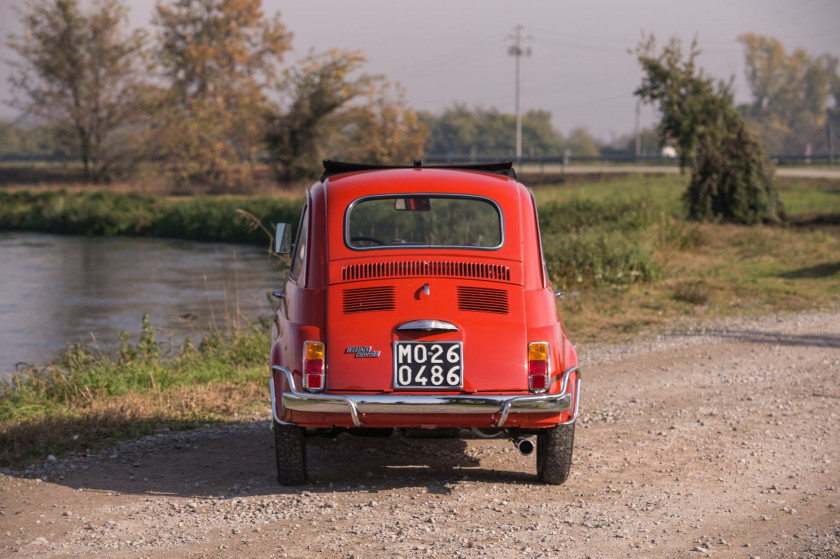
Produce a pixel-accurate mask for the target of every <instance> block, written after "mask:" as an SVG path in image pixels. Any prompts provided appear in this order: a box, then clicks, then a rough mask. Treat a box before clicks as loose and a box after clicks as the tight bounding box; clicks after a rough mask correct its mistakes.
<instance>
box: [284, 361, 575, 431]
mask: <svg viewBox="0 0 840 559" xmlns="http://www.w3.org/2000/svg"><path fill="white" fill-rule="evenodd" d="M271 370H272V371H273V372H275V373H283V374H284V375H285V376H286V382H287V387H288V390H287V391H285V392H284V393H283V399H282V401H283V407H285V408H287V409H290V410H293V411H305V412H320V413H347V412H348V411H349V412H350V418H351V419H352V421H353V424H354V425H355V426H356V427H362V426H363V425H364V424H363V422H362V421H361V420H360V419H359V414H367V413H393V414H406V413H408V414H411V413H419V414H422V413H439V414H490V415H492V414H496V413H501V416H500V417H499V421H498V422H497V423H496V425H494V427H503V426H504V425H505V423H506V422H507V419H508V416H509V414H510V413H546V412H557V413H559V412H564V411H568V410H569V409H570V408H571V407H572V402H571V399H572V395H571V394H567V393H566V388H567V385H568V381H569V376H570V375H571V374H572V373H573V372H575V371H577V370H578V368H577V367H572V368H570V369H568V370H566V371H565V373H564V374H563V382H562V384H561V392H560V393H558V394H539V395H538V394H533V395H532V394H529V395H523V396H506V395H482V396H473V395H463V394H457V395H456V394H453V395H446V394H429V395H424V394H410V395H408V394H382V395H380V394H370V395H369V394H353V395H349V396H339V395H328V394H310V393H305V392H300V391H298V390H297V388H295V384H294V379H293V377H292V373H291V372H290V371H289V370H288V369H286V368H284V367H280V366H278V365H274V366H272V367H271ZM579 383H580V380H578V386H579ZM272 385H273V379H272ZM273 398H274V392H273V391H272V408H273V413H274V417H275V418H277V411H276V403H275V402H274V401H273ZM575 419H577V406H575V416H574V418H572V420H571V421H574V420H575Z"/></svg>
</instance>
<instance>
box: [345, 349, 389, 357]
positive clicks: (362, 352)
mask: <svg viewBox="0 0 840 559" xmlns="http://www.w3.org/2000/svg"><path fill="white" fill-rule="evenodd" d="M344 353H354V354H355V355H356V359H361V358H368V357H379V354H380V353H382V352H381V351H373V349H372V347H371V346H351V347H348V348H347V349H345V350H344Z"/></svg>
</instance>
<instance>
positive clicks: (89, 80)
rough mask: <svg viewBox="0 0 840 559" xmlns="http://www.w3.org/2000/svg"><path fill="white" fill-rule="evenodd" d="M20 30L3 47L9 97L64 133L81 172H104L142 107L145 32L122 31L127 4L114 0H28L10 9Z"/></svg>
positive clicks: (101, 175)
mask: <svg viewBox="0 0 840 559" xmlns="http://www.w3.org/2000/svg"><path fill="white" fill-rule="evenodd" d="M18 14H19V17H20V19H21V22H22V24H23V28H24V33H23V35H21V36H14V35H13V36H10V38H9V42H8V43H7V44H8V46H9V47H10V48H11V49H12V50H14V51H15V52H17V54H18V55H19V56H20V60H19V61H13V62H11V64H12V66H13V67H14V69H15V73H14V74H13V75H12V77H11V78H10V82H11V85H12V89H13V91H14V92H16V93H17V94H19V95H21V97H17V98H16V99H15V100H14V102H13V103H12V105H13V106H15V107H17V108H20V109H22V110H24V111H26V112H28V113H30V114H32V115H35V116H36V117H38V118H40V119H43V120H44V121H46V122H47V123H49V124H52V125H55V126H56V129H57V130H58V131H59V132H61V136H62V137H64V138H67V139H69V141H70V142H71V144H72V145H73V147H74V150H73V151H75V152H76V153H77V154H78V155H79V157H80V158H81V160H82V165H83V169H84V175H85V178H86V179H88V180H94V181H99V180H103V179H107V178H109V176H110V174H111V172H112V170H113V168H114V166H116V165H118V164H121V163H124V162H125V160H126V157H127V154H128V152H129V151H131V150H132V148H133V145H134V142H133V141H132V137H133V134H134V131H135V127H136V126H137V125H138V123H139V122H141V121H142V120H143V118H144V115H145V114H146V113H145V111H143V109H142V100H143V93H144V91H145V89H146V88H145V85H144V83H143V78H144V76H145V71H144V70H145V68H144V64H143V62H144V58H143V49H144V42H145V35H144V33H143V32H141V31H133V32H130V33H129V32H128V31H127V29H126V25H127V8H126V6H125V5H124V4H121V3H120V2H118V1H117V0H94V1H93V3H92V7H91V9H90V11H89V12H87V13H84V12H82V11H81V9H80V8H79V4H78V2H77V0H29V1H28V2H27V3H26V4H25V6H24V9H23V10H21V11H19V12H18Z"/></svg>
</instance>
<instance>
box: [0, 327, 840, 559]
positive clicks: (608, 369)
mask: <svg viewBox="0 0 840 559" xmlns="http://www.w3.org/2000/svg"><path fill="white" fill-rule="evenodd" d="M579 349H580V353H581V363H582V370H583V375H584V376H583V382H584V384H583V400H582V405H581V419H580V420H579V424H578V427H577V433H576V441H575V443H576V446H575V457H574V463H573V465H572V469H573V474H572V476H571V478H570V479H569V481H568V482H567V483H566V484H565V485H562V486H559V487H555V486H543V485H539V484H537V483H536V480H535V472H536V466H535V458H534V455H531V456H521V455H520V454H519V453H518V452H517V451H516V450H515V449H514V447H513V445H512V444H511V443H510V442H509V441H506V440H500V439H492V440H483V439H469V440H444V441H439V440H438V441H430V440H417V439H406V438H404V437H401V436H396V435H395V436H392V437H391V438H389V439H363V438H353V437H350V436H347V435H342V436H340V437H339V438H338V439H336V440H332V441H331V440H327V439H311V440H310V444H309V449H308V452H309V454H308V460H309V465H310V472H311V474H310V477H311V480H312V482H311V483H310V484H309V485H307V486H304V487H300V488H281V487H279V486H278V485H276V483H275V481H274V466H273V451H272V449H271V444H272V443H271V433H270V428H269V422H268V421H267V420H266V419H265V418H264V417H259V418H258V417H255V418H252V419H249V420H244V421H242V422H240V423H237V424H233V425H228V426H225V427H219V428H209V427H207V428H203V429H198V430H195V431H190V432H185V433H161V434H159V435H157V436H154V437H148V438H145V439H142V440H138V441H133V442H130V443H123V444H121V445H119V446H117V447H115V448H113V449H109V450H107V451H105V452H102V453H98V454H96V455H91V456H87V457H67V458H59V459H58V460H50V461H48V462H47V463H46V464H44V465H43V466H39V467H36V468H31V469H28V470H26V471H9V470H5V471H3V472H2V473H0V535H2V538H0V556H3V557H79V556H84V557H87V556H102V557H150V558H158V557H218V556H228V557H278V556H279V557H316V556H317V557H357V558H367V557H446V558H449V557H529V558H530V557H667V558H671V557H689V558H692V557H743V558H750V557H760V558H762V559H764V558H768V557H780V558H781V557H784V558H788V557H819V558H827V557H840V493H838V486H840V467H838V458H840V457H838V452H839V451H840V434H838V414H840V388H838V386H839V385H840V313H836V312H825V313H813V314H807V315H786V316H778V317H776V316H771V317H764V318H760V319H737V320H728V321H721V322H718V323H715V324H706V325H705V326H704V327H703V328H695V329H692V330H688V331H686V330H684V331H683V332H682V333H674V334H669V335H663V336H660V337H657V338H655V339H646V340H640V341H638V342H636V343H634V344H626V345H585V346H582V347H580V348H579Z"/></svg>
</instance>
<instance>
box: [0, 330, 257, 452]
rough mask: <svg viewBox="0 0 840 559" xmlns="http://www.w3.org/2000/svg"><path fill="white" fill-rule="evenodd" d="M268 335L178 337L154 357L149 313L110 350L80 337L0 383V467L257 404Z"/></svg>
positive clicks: (226, 416)
mask: <svg viewBox="0 0 840 559" xmlns="http://www.w3.org/2000/svg"><path fill="white" fill-rule="evenodd" d="M267 354H268V333H267V328H266V327H265V325H262V324H261V325H251V326H249V327H247V328H243V329H241V330H237V331H232V332H230V333H228V334H226V335H223V334H221V333H215V334H211V335H209V336H207V337H205V338H204V339H203V341H202V342H201V344H200V345H199V346H198V347H195V346H193V345H192V343H191V342H190V341H189V340H186V341H185V342H184V344H183V345H182V346H181V348H180V351H178V353H177V355H176V356H175V357H174V358H173V359H168V360H162V359H161V357H160V344H159V343H158V342H157V341H156V340H155V332H154V330H153V329H152V327H151V325H150V323H149V320H148V316H146V317H144V318H143V327H142V332H141V334H140V336H139V338H138V340H137V341H136V343H131V342H130V341H129V340H128V338H127V336H125V335H123V336H122V344H121V346H120V348H119V351H118V352H117V353H116V355H114V356H109V355H106V354H104V353H102V352H100V351H98V350H96V349H93V348H91V347H89V346H87V345H85V344H76V345H73V346H71V347H68V348H67V350H66V351H65V352H64V354H63V355H62V356H61V357H60V358H59V359H58V360H57V361H56V362H54V363H53V364H52V365H50V366H48V367H45V368H43V369H37V368H35V367H29V368H28V369H25V370H23V371H21V372H19V373H17V374H16V375H15V376H13V377H12V378H11V379H9V380H8V381H6V382H5V383H4V384H5V386H3V385H0V465H2V466H8V465H19V464H21V463H23V462H25V461H27V460H28V459H33V458H43V457H45V456H46V455H47V454H50V453H52V454H57V453H59V452H66V451H69V450H76V451H84V450H85V449H88V448H95V447H97V446H100V445H102V444H104V443H106V442H108V441H111V440H118V439H121V438H127V437H133V436H138V435H142V434H148V433H151V432H154V430H156V429H160V428H163V427H170V428H184V427H188V426H191V425H192V426H194V425H197V424H203V423H208V422H215V421H220V420H227V419H230V418H231V417H232V416H235V414H236V413H238V412H241V411H244V410H246V409H248V408H250V407H255V406H261V405H264V403H265V402H264V401H265V399H266V395H265V389H266V386H265V385H266V381H265V379H266V378H267V370H266V355H267Z"/></svg>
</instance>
